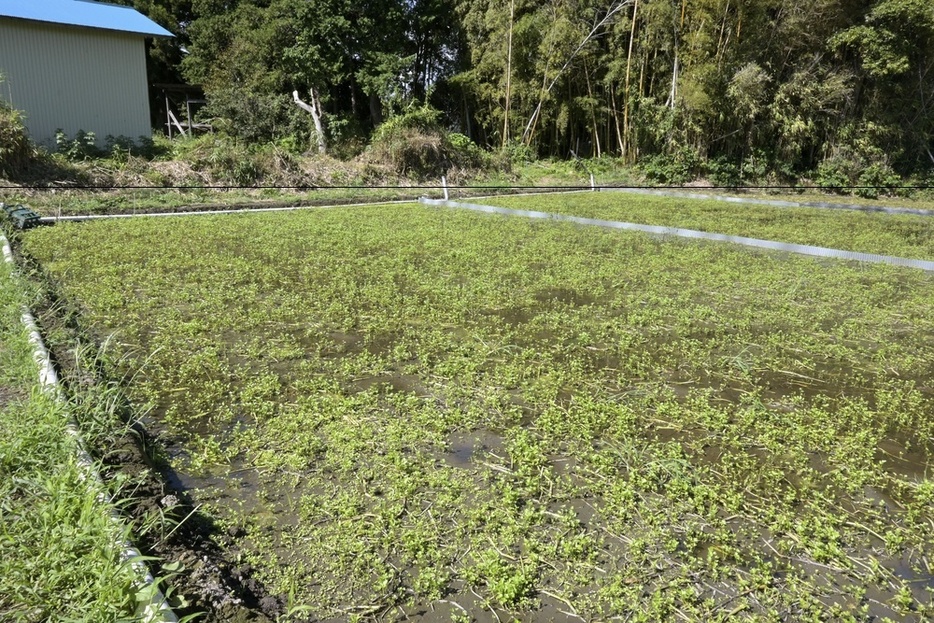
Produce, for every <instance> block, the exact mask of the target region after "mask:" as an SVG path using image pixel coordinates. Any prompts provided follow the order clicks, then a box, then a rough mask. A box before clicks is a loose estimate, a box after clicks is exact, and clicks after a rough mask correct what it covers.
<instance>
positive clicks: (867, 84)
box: [136, 0, 934, 183]
mask: <svg viewBox="0 0 934 623" xmlns="http://www.w3.org/2000/svg"><path fill="white" fill-rule="evenodd" d="M136 4H137V5H138V7H139V8H141V9H143V10H144V11H147V12H148V13H149V14H151V15H155V16H156V17H157V18H158V19H160V21H162V22H163V23H165V25H166V26H168V27H169V28H172V29H173V30H174V31H175V32H176V33H178V35H179V37H178V40H177V41H175V42H173V43H161V44H157V49H155V50H154V52H156V53H158V54H154V57H156V61H155V62H154V64H159V63H162V66H163V67H162V70H163V71H166V72H168V73H171V72H176V74H177V75H179V76H181V77H183V78H184V79H185V80H187V81H189V82H192V83H198V84H202V85H203V86H204V88H205V90H206V93H207V95H208V98H209V101H210V105H209V108H208V113H209V114H213V115H214V116H215V117H216V118H219V119H224V120H227V122H228V123H229V127H230V128H231V131H232V132H234V133H236V134H239V135H240V136H241V137H243V138H246V139H250V140H281V139H283V138H286V137H289V136H292V137H293V139H294V140H309V142H310V143H311V144H313V142H314V141H313V140H312V139H308V138H307V137H308V136H309V134H313V133H314V130H313V126H311V124H310V122H309V117H308V115H307V114H306V113H305V112H303V111H302V110H301V109H299V108H298V107H297V106H295V102H294V101H293V97H301V98H302V99H304V100H307V101H310V102H312V103H313V104H314V106H315V108H318V109H320V113H321V117H322V119H323V120H324V124H323V125H322V127H323V132H324V133H325V134H327V138H328V139H329V142H328V145H341V144H348V143H354V142H356V143H357V144H365V143H366V141H367V140H368V138H369V137H370V136H371V134H372V133H373V131H374V130H375V129H376V128H377V127H378V126H379V125H380V124H381V123H383V122H384V121H385V120H387V119H390V118H392V117H394V116H398V115H401V114H403V113H405V112H406V111H407V110H410V109H412V107H416V106H417V107H424V106H431V107H432V108H433V109H436V110H437V111H440V113H441V114H440V116H439V117H438V118H439V119H440V120H441V121H442V125H444V126H446V128H447V129H449V130H451V131H455V132H459V133H462V134H464V135H466V136H468V137H469V138H470V139H472V140H473V141H474V142H476V143H478V144H480V145H483V146H486V147H488V148H495V149H500V148H506V149H513V150H524V151H525V152H527V153H529V154H530V155H531V156H532V157H534V156H539V157H558V158H568V157H582V158H586V157H600V156H604V155H608V156H616V157H622V158H624V159H625V160H627V161H629V162H636V161H640V162H643V163H653V162H654V163H656V165H658V166H668V167H675V168H679V167H680V168H681V169H683V170H685V171H689V170H690V169H692V168H695V167H697V166H698V165H699V164H700V163H705V166H707V167H708V168H709V169H711V170H715V171H716V170H718V167H719V169H720V170H722V171H725V172H727V173H730V174H733V175H739V176H746V177H755V176H758V177H760V178H761V177H763V176H764V175H766V174H772V175H777V176H778V177H786V178H792V177H796V176H800V175H802V174H814V173H816V174H818V175H820V176H822V177H824V178H827V179H831V180H834V179H837V180H839V181H840V182H841V183H843V182H846V181H849V182H860V181H862V182H866V183H885V181H886V180H888V179H889V178H891V177H892V176H893V175H895V174H899V175H906V174H918V173H922V174H923V173H924V172H925V171H929V170H930V169H931V167H932V166H934V4H932V3H930V2H929V1H927V0H873V1H870V0H457V1H456V2H442V1H441V0H363V1H356V2H351V1H350V0H192V2H190V3H187V2H184V1H182V2H179V1H178V0H138V1H137V3H136ZM158 46H162V48H169V47H172V46H175V47H176V48H177V49H178V50H182V49H183V50H184V51H183V52H179V53H176V54H174V55H173V54H172V53H170V52H171V51H168V52H167V51H166V50H165V49H163V50H161V51H160V50H159V49H158ZM173 59H174V60H173ZM176 61H178V62H176ZM293 93H295V95H294V96H293ZM302 137H305V138H304V139H303V138H302Z"/></svg>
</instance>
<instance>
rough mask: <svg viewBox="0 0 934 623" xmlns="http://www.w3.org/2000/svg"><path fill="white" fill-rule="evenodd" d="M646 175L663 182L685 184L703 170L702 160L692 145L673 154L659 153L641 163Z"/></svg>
mask: <svg viewBox="0 0 934 623" xmlns="http://www.w3.org/2000/svg"><path fill="white" fill-rule="evenodd" d="M640 168H641V169H642V171H643V172H644V173H645V176H646V177H647V178H649V179H650V180H654V181H657V182H661V183H663V184H684V183H686V182H690V181H691V180H693V179H694V178H696V177H697V176H698V174H700V173H701V172H702V166H701V160H700V157H698V155H697V153H696V152H695V151H694V150H693V149H691V148H690V147H681V148H680V149H678V150H677V151H675V152H674V153H671V154H657V155H654V156H652V157H650V158H648V159H647V160H646V161H645V162H643V163H641V164H640Z"/></svg>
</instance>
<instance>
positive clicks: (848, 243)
mask: <svg viewBox="0 0 934 623" xmlns="http://www.w3.org/2000/svg"><path fill="white" fill-rule="evenodd" d="M483 203H486V204H490V205H496V206H501V207H504V208H514V209H520V210H522V209H529V199H528V198H525V197H496V198H490V199H484V201H483ZM535 209H537V210H541V211H543V212H551V213H555V214H569V215H573V216H583V217H587V218H596V219H604V220H615V221H624V222H631V223H640V224H644V225H662V226H668V227H680V228H684V229H696V230H700V231H707V232H715V233H721V234H731V235H737V236H747V237H751V238H762V239H766V240H779V241H782V242H794V243H798V244H808V245H816V246H824V247H832V248H836V249H844V250H847V251H858V252H863V253H876V254H882V255H894V256H900V257H910V258H916V259H928V260H929V259H934V218H931V217H930V216H922V215H914V214H880V213H874V212H861V211H858V210H852V211H851V210H827V209H815V208H805V207H802V208H783V207H773V206H768V205H742V204H735V203H725V202H721V201H715V200H696V199H679V198H670V197H655V196H632V195H627V194H622V193H614V192H601V193H588V194H555V195H547V196H541V197H538V198H536V199H535Z"/></svg>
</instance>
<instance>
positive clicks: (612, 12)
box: [522, 0, 635, 145]
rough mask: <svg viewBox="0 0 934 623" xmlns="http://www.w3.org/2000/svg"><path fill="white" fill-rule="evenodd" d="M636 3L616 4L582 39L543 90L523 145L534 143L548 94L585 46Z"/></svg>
mask: <svg viewBox="0 0 934 623" xmlns="http://www.w3.org/2000/svg"><path fill="white" fill-rule="evenodd" d="M634 1H635V0H619V1H617V2H614V3H613V4H612V5H611V6H610V8H609V10H608V11H607V12H606V15H604V16H603V19H601V20H600V21H598V22H597V23H596V24H594V26H593V28H591V29H590V32H588V33H587V35H586V36H585V37H584V38H583V39H581V42H580V43H579V44H578V45H577V47H576V48H574V51H573V52H571V54H570V56H568V58H567V60H565V61H564V65H562V66H561V69H559V70H558V72H557V73H556V74H555V75H554V77H553V78H552V79H551V82H549V83H548V86H547V87H546V88H544V89H542V93H541V95H540V96H539V99H538V104H537V105H536V106H535V110H534V111H533V112H532V116H531V117H529V120H528V122H527V123H526V124H525V130H524V131H523V132H522V142H523V143H525V144H526V145H528V144H530V143H531V142H532V129H533V128H534V127H535V124H536V122H537V121H538V116H539V115H540V114H541V112H542V105H543V104H544V103H545V98H546V97H548V94H549V93H551V90H552V89H553V88H554V87H555V85H556V84H557V83H558V79H559V78H560V77H561V76H562V75H563V74H564V72H565V71H566V70H567V68H568V67H570V66H571V63H572V62H573V61H574V59H575V58H577V55H578V54H580V52H581V50H583V49H584V46H586V45H587V44H588V43H589V42H590V40H591V39H593V38H594V37H596V36H597V35H598V34H599V32H600V30H601V29H602V28H603V27H604V26H606V25H607V24H609V23H610V21H611V20H612V19H613V17H615V16H616V14H617V13H619V12H620V11H621V10H622V9H623V7H625V6H628V5H629V4H630V2H634ZM547 79H548V77H547V76H546V77H545V80H547Z"/></svg>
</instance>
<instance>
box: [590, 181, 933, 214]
mask: <svg viewBox="0 0 934 623" xmlns="http://www.w3.org/2000/svg"><path fill="white" fill-rule="evenodd" d="M595 190H600V191H607V192H619V193H632V194H634V195H655V196H657V197H673V198H678V199H702V200H708V201H725V202H727V203H745V204H750V205H764V206H775V207H779V208H821V209H827V210H858V211H860V212H885V213H887V214H915V215H918V216H934V210H923V209H921V208H893V207H890V206H869V205H860V204H858V203H830V202H827V201H781V200H778V199H751V198H747V197H733V196H730V195H708V194H706V193H691V192H679V191H675V190H652V189H649V188H625V187H615V186H599V187H597V188H596V189H595Z"/></svg>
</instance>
